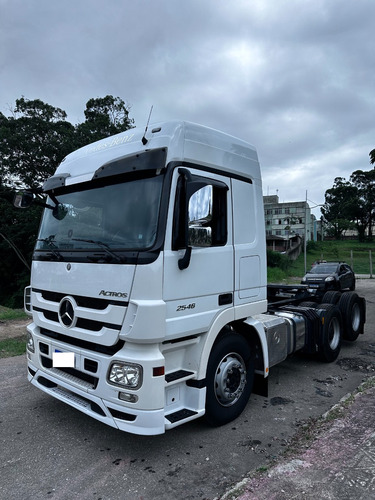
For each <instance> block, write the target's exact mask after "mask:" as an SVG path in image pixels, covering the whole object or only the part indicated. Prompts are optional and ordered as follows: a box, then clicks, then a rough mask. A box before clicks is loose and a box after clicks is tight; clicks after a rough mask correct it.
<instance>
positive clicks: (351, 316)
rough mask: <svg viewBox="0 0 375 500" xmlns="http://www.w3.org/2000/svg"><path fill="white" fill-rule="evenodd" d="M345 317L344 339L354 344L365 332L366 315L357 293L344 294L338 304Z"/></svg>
mask: <svg viewBox="0 0 375 500" xmlns="http://www.w3.org/2000/svg"><path fill="white" fill-rule="evenodd" d="M338 306H339V308H340V311H341V314H342V317H343V323H344V324H343V329H344V331H343V338H344V339H345V340H349V341H351V342H354V340H357V338H358V335H359V334H360V333H362V332H363V325H364V322H365V314H364V310H363V307H362V302H361V300H360V298H359V297H358V295H357V294H356V293H355V292H344V293H343V294H342V295H341V298H340V301H339V303H338Z"/></svg>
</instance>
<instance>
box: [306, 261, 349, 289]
mask: <svg viewBox="0 0 375 500" xmlns="http://www.w3.org/2000/svg"><path fill="white" fill-rule="evenodd" d="M302 283H304V284H306V285H309V287H311V288H321V289H323V290H345V289H349V290H355V276H354V273H353V270H352V268H351V267H350V266H348V264H345V262H320V263H317V264H313V266H312V268H311V269H310V271H309V272H308V273H307V274H306V275H305V276H304V277H303V278H302Z"/></svg>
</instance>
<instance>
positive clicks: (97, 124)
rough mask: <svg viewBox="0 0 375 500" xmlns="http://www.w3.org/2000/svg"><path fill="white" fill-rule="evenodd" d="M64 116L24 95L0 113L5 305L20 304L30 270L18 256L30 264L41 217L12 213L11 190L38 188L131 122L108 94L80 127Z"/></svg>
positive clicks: (0, 270) (34, 212) (0, 271)
mask: <svg viewBox="0 0 375 500" xmlns="http://www.w3.org/2000/svg"><path fill="white" fill-rule="evenodd" d="M66 117H67V115H66V113H65V111H63V110H62V109H60V108H55V107H53V106H51V105H50V104H47V103H44V102H43V101H41V100H39V99H34V100H28V99H25V98H24V97H22V98H21V99H17V100H16V105H15V107H14V109H13V110H12V115H11V116H10V117H6V116H5V115H3V114H2V113H0V138H1V140H0V214H1V217H0V255H1V259H0V303H2V304H4V305H7V306H9V307H22V305H23V289H24V287H25V286H26V285H27V284H28V282H29V269H28V268H27V267H26V266H25V265H24V264H23V263H22V262H21V260H20V258H19V257H18V255H17V252H20V253H21V254H22V255H23V256H24V258H25V259H26V261H27V262H28V265H29V266H30V264H31V257H32V252H33V248H34V244H35V240H36V237H37V232H38V227H39V222H40V216H41V208H40V207H38V206H33V207H32V208H30V209H29V210H16V209H15V208H14V207H13V206H12V200H13V194H14V191H16V190H18V189H19V188H22V187H30V188H37V187H40V186H42V184H43V182H44V181H45V179H46V178H48V177H50V176H51V175H53V174H54V172H55V170H56V168H57V166H58V165H59V164H60V162H61V161H62V160H63V159H64V158H65V156H66V155H68V154H69V153H71V152H72V151H74V150H76V149H77V148H79V147H81V146H84V145H86V144H89V143H91V142H93V141H96V140H99V139H102V138H105V137H108V136H110V135H113V134H117V133H119V132H123V131H125V130H128V129H129V128H131V127H133V123H134V122H133V120H132V119H130V118H129V108H128V107H127V105H126V104H125V102H124V101H123V100H122V99H120V98H119V97H113V96H110V95H107V96H105V97H103V98H96V99H90V100H89V101H88V102H87V104H86V110H85V117H86V120H85V122H83V123H81V124H79V125H72V124H71V123H69V122H68V121H67V120H66ZM14 247H15V248H16V251H15V250H14Z"/></svg>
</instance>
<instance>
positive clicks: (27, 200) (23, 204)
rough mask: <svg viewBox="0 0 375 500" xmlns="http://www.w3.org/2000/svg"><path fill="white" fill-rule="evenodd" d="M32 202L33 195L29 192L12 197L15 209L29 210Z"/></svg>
mask: <svg viewBox="0 0 375 500" xmlns="http://www.w3.org/2000/svg"><path fill="white" fill-rule="evenodd" d="M33 201H34V195H33V193H30V191H24V192H20V193H16V194H15V195H14V198H13V206H14V207H16V208H29V207H30V206H31V205H32V203H33Z"/></svg>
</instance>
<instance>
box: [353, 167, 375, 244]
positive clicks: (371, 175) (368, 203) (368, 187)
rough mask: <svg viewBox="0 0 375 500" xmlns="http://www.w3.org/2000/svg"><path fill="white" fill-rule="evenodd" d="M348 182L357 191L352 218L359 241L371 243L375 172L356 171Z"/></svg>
mask: <svg viewBox="0 0 375 500" xmlns="http://www.w3.org/2000/svg"><path fill="white" fill-rule="evenodd" d="M350 182H351V183H352V185H353V186H355V188H356V189H357V201H356V204H355V206H354V207H353V218H354V219H355V224H356V227H357V229H358V234H359V239H360V240H361V241H363V240H364V239H365V234H366V230H368V239H369V240H370V241H372V226H373V222H374V219H375V170H369V171H363V170H356V171H355V172H353V173H352V175H351V176H350Z"/></svg>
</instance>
